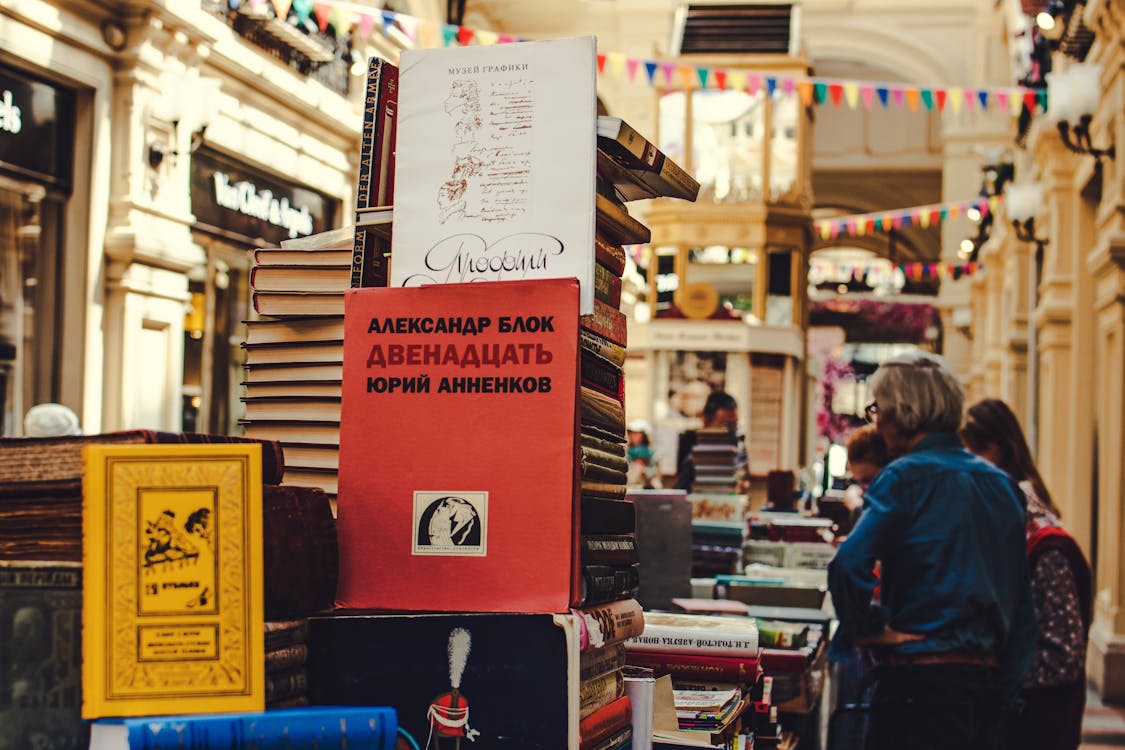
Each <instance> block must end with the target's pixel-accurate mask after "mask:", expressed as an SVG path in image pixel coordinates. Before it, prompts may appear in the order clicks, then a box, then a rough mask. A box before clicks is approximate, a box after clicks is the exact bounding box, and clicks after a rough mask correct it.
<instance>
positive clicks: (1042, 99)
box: [1036, 89, 1047, 112]
mask: <svg viewBox="0 0 1125 750" xmlns="http://www.w3.org/2000/svg"><path fill="white" fill-rule="evenodd" d="M1036 98H1037V99H1038V100H1039V110H1040V111H1041V112H1046V111H1047V89H1039V96H1038V97H1036Z"/></svg>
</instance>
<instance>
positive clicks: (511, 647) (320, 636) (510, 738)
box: [308, 613, 579, 750]
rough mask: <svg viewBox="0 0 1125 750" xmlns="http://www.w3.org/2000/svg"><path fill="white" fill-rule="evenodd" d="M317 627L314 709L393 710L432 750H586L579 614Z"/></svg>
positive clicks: (367, 618)
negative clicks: (581, 746) (581, 735)
mask: <svg viewBox="0 0 1125 750" xmlns="http://www.w3.org/2000/svg"><path fill="white" fill-rule="evenodd" d="M311 621H312V633H311V636H310V639H309V661H308V670H309V690H310V695H309V697H310V701H311V702H312V703H313V704H318V703H335V704H353V703H369V704H375V705H388V706H392V707H394V708H395V709H396V710H397V713H398V720H399V724H400V726H401V727H402V728H403V729H404V730H405V731H406V732H408V733H409V734H410V735H411V737H412V738H413V739H414V740H415V742H416V743H417V747H420V748H427V747H428V748H430V750H435V748H445V749H446V750H449V748H454V747H456V746H457V744H458V743H459V744H460V745H461V747H462V750H468V748H481V749H482V750H505V749H510V750H566V749H568V748H569V749H571V750H578V742H579V740H578V719H579V716H578V705H579V680H578V671H579V666H578V665H579V656H578V633H577V625H576V622H575V618H574V617H573V616H571V615H529V614H507V615H504V614H465V613H460V614H418V615H407V614H370V615H359V614H356V615H345V614H340V613H337V614H335V615H325V616H317V617H313V618H312V620H311ZM469 738H471V739H472V741H470V740H469Z"/></svg>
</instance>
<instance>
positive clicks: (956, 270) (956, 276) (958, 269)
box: [951, 266, 965, 281]
mask: <svg viewBox="0 0 1125 750" xmlns="http://www.w3.org/2000/svg"><path fill="white" fill-rule="evenodd" d="M964 273H965V267H964V266H953V273H952V274H951V276H953V280H954V281H960V280H961V276H962V274H964Z"/></svg>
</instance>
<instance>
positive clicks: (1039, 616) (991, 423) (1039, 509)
mask: <svg viewBox="0 0 1125 750" xmlns="http://www.w3.org/2000/svg"><path fill="white" fill-rule="evenodd" d="M961 439H962V440H963V441H964V442H965V446H966V447H967V448H968V449H969V450H971V451H972V452H973V453H976V454H977V455H978V456H981V457H982V458H986V459H988V460H989V461H991V462H992V463H993V464H995V465H996V466H998V467H999V468H1001V469H1003V470H1004V471H1005V472H1007V473H1008V476H1010V477H1011V478H1012V479H1014V480H1016V481H1017V482H1019V486H1020V489H1022V490H1023V492H1024V495H1025V496H1026V498H1027V554H1028V563H1029V566H1030V569H1031V590H1032V595H1033V597H1034V601H1035V616H1036V620H1037V624H1038V626H1039V637H1038V641H1037V643H1036V648H1035V657H1034V659H1033V660H1032V662H1031V669H1030V671H1029V672H1028V674H1027V678H1026V679H1025V680H1024V682H1023V689H1022V691H1021V693H1020V695H1021V697H1022V698H1023V701H1022V703H1023V706H1022V709H1021V710H1020V711H1019V713H1017V714H1015V715H1013V716H1012V718H1011V721H1009V726H1008V729H1009V731H1008V747H1010V748H1043V750H1056V749H1059V750H1061V749H1062V748H1069V749H1071V750H1073V748H1076V747H1078V744H1079V743H1080V742H1081V740H1082V712H1083V710H1084V709H1085V706H1086V638H1087V635H1088V634H1089V629H1090V614H1091V603H1092V602H1091V583H1090V566H1089V564H1087V562H1086V558H1085V557H1084V556H1083V555H1082V550H1081V549H1079V547H1078V543H1077V542H1076V541H1075V539H1074V537H1072V536H1071V535H1070V534H1069V533H1067V532H1066V530H1065V529H1064V528H1063V526H1062V521H1061V520H1060V514H1059V510H1058V508H1057V507H1056V506H1055V504H1054V502H1053V501H1052V500H1051V494H1050V493H1049V492H1048V491H1047V487H1046V485H1045V484H1044V483H1043V478H1042V477H1041V476H1040V475H1039V470H1038V469H1037V468H1036V467H1035V462H1034V460H1033V459H1032V458H1031V450H1030V449H1029V448H1028V445H1027V440H1026V438H1025V437H1024V434H1023V429H1022V428H1021V427H1020V424H1019V421H1018V420H1017V419H1016V415H1015V414H1014V413H1013V412H1012V410H1011V408H1009V407H1008V405H1007V404H1006V403H1004V402H1003V401H1000V400H999V399H984V400H982V401H978V402H977V403H975V404H973V405H972V406H971V407H970V408H969V410H968V412H966V415H965V421H964V424H963V425H962V426H961Z"/></svg>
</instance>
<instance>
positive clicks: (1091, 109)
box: [1047, 63, 1117, 164]
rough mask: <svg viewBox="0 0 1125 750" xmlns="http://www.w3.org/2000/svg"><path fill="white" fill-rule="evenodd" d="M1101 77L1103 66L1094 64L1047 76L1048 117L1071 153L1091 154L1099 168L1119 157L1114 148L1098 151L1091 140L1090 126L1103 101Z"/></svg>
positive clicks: (1078, 64) (1055, 72)
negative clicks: (1107, 159)
mask: <svg viewBox="0 0 1125 750" xmlns="http://www.w3.org/2000/svg"><path fill="white" fill-rule="evenodd" d="M1101 74H1102V69H1101V66H1100V65H1096V64H1094V63H1074V64H1073V65H1071V66H1069V67H1067V68H1065V69H1063V70H1056V71H1053V72H1051V73H1048V74H1047V103H1048V105H1047V106H1048V109H1047V116H1048V117H1049V118H1050V119H1051V120H1053V121H1054V122H1055V123H1056V124H1057V126H1058V129H1059V135H1060V136H1061V137H1062V141H1063V143H1064V144H1065V145H1066V147H1067V148H1068V149H1070V150H1071V151H1073V152H1074V153H1076V154H1089V155H1091V156H1093V157H1094V158H1095V159H1097V161H1098V164H1101V161H1102V159H1105V158H1110V159H1113V158H1115V157H1116V155H1117V150H1116V148H1115V147H1114V144H1112V143H1111V144H1110V145H1109V146H1107V147H1105V148H1096V147H1095V146H1094V144H1093V142H1092V141H1091V139H1090V123H1091V122H1093V120H1094V113H1095V112H1096V111H1097V109H1098V102H1099V101H1100V100H1101V93H1102V83H1101Z"/></svg>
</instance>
